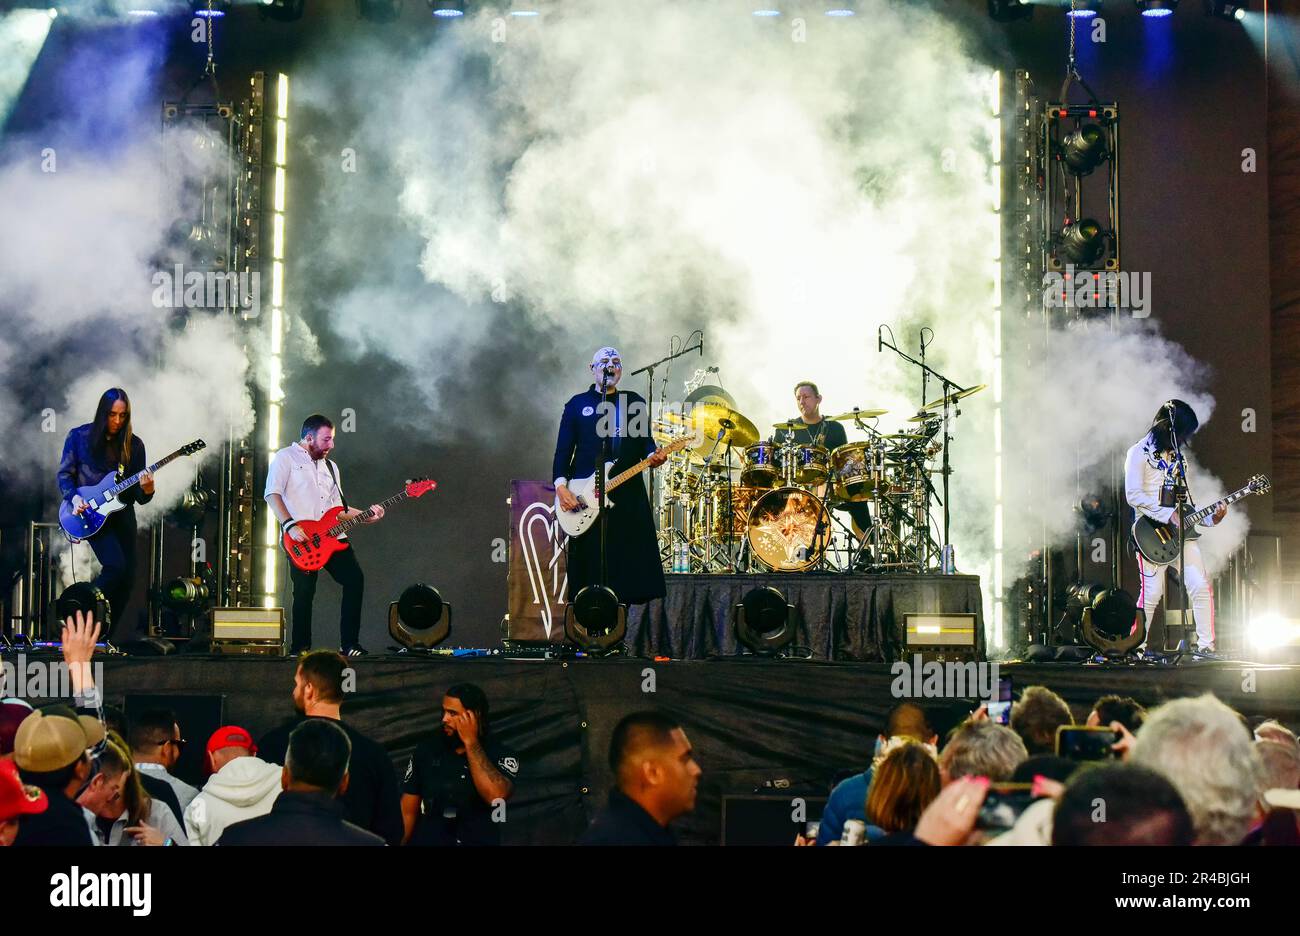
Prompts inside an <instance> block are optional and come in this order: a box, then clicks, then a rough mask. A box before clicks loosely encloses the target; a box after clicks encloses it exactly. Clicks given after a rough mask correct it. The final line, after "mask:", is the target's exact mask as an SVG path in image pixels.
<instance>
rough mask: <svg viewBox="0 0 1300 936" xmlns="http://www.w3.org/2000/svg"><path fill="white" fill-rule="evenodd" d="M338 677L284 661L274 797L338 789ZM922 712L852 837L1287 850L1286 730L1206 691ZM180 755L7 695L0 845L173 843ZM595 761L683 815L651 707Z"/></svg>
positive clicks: (165, 734)
mask: <svg viewBox="0 0 1300 936" xmlns="http://www.w3.org/2000/svg"><path fill="white" fill-rule="evenodd" d="M348 673H349V670H348V662H347V660H345V659H344V658H343V657H342V656H340V655H339V654H337V653H334V652H332V651H315V652H310V653H307V654H305V655H303V656H302V657H301V658H300V660H299V664H298V666H297V668H296V672H295V676H294V684H293V690H292V700H293V703H294V706H295V708H296V709H297V710H298V713H299V714H300V715H303V716H317V717H308V718H306V719H305V720H303V721H302V722H301V723H300V724H299V725H298V726H297V727H296V728H295V729H294V730H293V731H292V733H291V734H290V735H289V738H288V742H287V746H286V747H285V748H284V749H283V750H284V756H283V758H282V759H283V762H284V763H283V767H282V768H280V767H278V766H275V765H270V766H273V767H275V769H277V770H280V771H281V775H280V776H279V778H278V779H279V784H278V785H279V786H280V787H282V789H283V790H292V791H299V792H314V793H319V794H323V795H325V796H327V797H342V796H343V795H344V794H345V793H346V791H347V789H348V784H349V766H350V763H351V761H352V758H353V756H354V749H353V742H352V740H351V739H350V737H349V734H348V732H346V731H344V730H343V728H342V727H341V726H340V722H339V721H338V718H339V714H338V713H339V709H340V707H341V705H342V703H343V700H344V697H345V692H346V687H345V681H346V679H347V678H348ZM442 709H443V711H442V719H441V725H440V729H441V730H440V732H438V733H437V735H436V736H441V738H442V743H443V745H444V746H446V747H447V748H448V749H453V750H461V751H463V746H462V747H461V748H459V749H457V747H456V746H457V745H458V744H460V737H459V732H458V726H461V725H463V723H464V721H465V720H466V719H468V718H471V717H472V718H473V719H474V720H475V721H476V722H477V724H478V726H479V727H478V729H477V730H478V733H479V734H480V735H482V736H486V734H487V732H488V726H489V719H488V714H489V702H488V698H487V695H486V694H485V693H484V692H483V691H482V690H481V689H480V688H479V687H477V686H475V685H473V684H470V683H460V684H456V685H453V686H451V687H450V688H448V689H447V690H446V692H445V693H444V696H443V700H442ZM933 716H934V713H930V712H927V710H926V709H925V708H923V707H922V706H921V705H919V704H917V703H915V702H910V701H907V702H902V703H900V704H897V705H895V706H894V707H893V708H892V709H890V710H889V712H888V714H887V716H886V718H885V723H884V725H883V726H882V727H883V730H882V732H881V733H880V735H879V737H878V738H877V739H876V746H875V750H874V752H873V754H872V757H871V761H870V769H869V770H868V771H865V772H864V773H863V774H862V779H861V782H864V783H865V786H864V787H862V788H863V789H865V795H863V796H862V797H861V798H860V799H859V800H858V801H857V803H856V804H855V805H856V807H857V809H858V810H860V814H861V815H862V816H863V821H864V822H865V825H866V827H867V828H868V829H869V830H871V834H870V835H868V836H866V837H865V841H868V842H882V841H883V842H917V841H920V842H926V843H929V844H985V843H992V844H1011V843H1035V844H1056V845H1091V844H1108V845H1116V844H1193V843H1194V844H1229V845H1230V844H1274V843H1277V844H1283V843H1286V844H1292V843H1296V842H1298V841H1300V827H1298V826H1297V815H1298V814H1300V742H1297V738H1296V734H1295V733H1294V732H1293V731H1291V730H1290V729H1289V728H1287V727H1286V726H1285V725H1283V724H1281V723H1280V722H1278V721H1276V720H1268V721H1264V722H1261V723H1259V724H1255V725H1253V726H1252V725H1251V724H1250V723H1248V721H1247V720H1246V719H1245V718H1243V717H1242V716H1241V715H1240V714H1239V713H1237V712H1236V711H1234V710H1233V709H1231V708H1230V707H1228V706H1227V705H1225V704H1224V703H1223V702H1221V701H1220V700H1218V699H1217V698H1215V697H1214V696H1213V695H1210V694H1206V695H1202V696H1198V697H1191V698H1179V699H1174V700H1172V701H1168V702H1165V703H1164V704H1162V705H1160V706H1158V707H1156V708H1154V709H1152V710H1151V711H1147V709H1146V708H1144V707H1143V706H1142V705H1141V704H1140V703H1138V702H1137V701H1135V700H1134V699H1131V698H1125V697H1121V696H1118V695H1104V696H1102V697H1101V698H1099V699H1097V700H1096V702H1095V703H1094V704H1093V705H1092V707H1091V708H1090V710H1089V711H1088V714H1087V716H1086V717H1085V718H1079V719H1076V717H1075V713H1074V712H1073V711H1072V710H1071V707H1070V705H1069V704H1068V703H1067V702H1066V701H1065V700H1064V699H1063V698H1061V697H1060V696H1059V695H1057V694H1056V693H1055V692H1053V691H1052V690H1050V689H1048V688H1046V687H1044V686H1030V687H1027V688H1025V689H1024V690H1023V691H1022V692H1021V693H1020V695H1019V698H1018V699H1017V700H1016V701H1015V702H1014V704H1013V705H1012V706H1011V707H1010V712H1009V717H1008V718H1007V721H1008V724H1007V725H1002V724H997V723H995V722H994V721H992V720H990V719H989V718H988V716H987V713H986V711H985V709H984V707H980V708H979V709H977V710H976V711H975V712H973V713H972V714H971V715H970V717H968V718H965V719H963V720H962V721H960V722H959V723H958V724H956V725H955V726H954V727H952V728H951V729H950V730H947V731H945V732H944V733H943V735H942V737H941V734H940V732H938V731H936V730H935V728H934V727H932V722H933ZM1087 731H1094V732H1098V734H1097V735H1095V736H1094V737H1103V736H1104V739H1105V740H1104V741H1103V742H1101V743H1103V744H1104V745H1105V747H1104V749H1101V750H1097V749H1096V746H1095V745H1094V749H1093V751H1092V753H1091V754H1090V755H1088V756H1080V755H1079V754H1078V752H1075V751H1071V750H1067V749H1066V748H1065V746H1063V745H1062V743H1061V739H1063V738H1064V737H1066V736H1067V734H1069V733H1070V732H1087ZM435 743H437V742H435ZM184 747H185V740H184V736H183V733H182V730H181V725H180V724H179V723H178V720H177V716H176V715H175V713H173V712H171V711H168V710H166V709H151V710H147V711H141V712H139V713H136V714H134V716H133V719H132V721H131V723H130V724H129V725H128V724H127V722H126V719H125V717H124V716H123V713H122V712H121V711H120V710H117V709H114V708H112V707H105V708H104V709H103V710H102V711H101V713H100V716H99V717H98V718H96V717H91V716H88V715H86V714H79V713H77V712H75V711H73V710H72V709H71V708H69V707H67V706H61V705H55V706H48V707H46V708H44V709H39V710H34V709H32V708H31V706H29V705H27V704H26V703H23V702H20V701H18V700H5V701H4V702H3V703H2V704H0V845H7V844H12V843H13V842H14V841H15V840H16V839H18V838H19V834H18V832H19V829H20V827H21V823H22V822H23V821H24V818H25V817H30V816H36V815H40V814H41V813H43V812H44V811H45V810H46V809H49V808H50V806H51V804H52V803H53V804H55V805H59V804H62V803H63V802H64V801H71V802H73V803H75V804H76V805H77V806H78V807H80V808H81V809H82V810H84V811H85V813H86V815H87V822H88V823H93V822H94V821H95V820H98V821H100V822H101V823H103V826H102V827H103V828H105V829H108V828H110V827H112V826H113V824H114V823H117V824H120V825H124V826H125V827H126V829H127V830H128V831H129V832H130V834H131V836H133V837H134V839H135V840H136V841H137V843H139V844H170V843H172V841H173V839H174V838H176V837H180V836H181V835H182V834H183V833H180V832H179V831H178V832H177V833H176V835H175V836H172V835H167V834H166V828H167V827H168V823H165V822H163V821H162V820H163V819H164V818H166V816H165V814H166V813H167V811H168V810H169V809H172V810H174V809H175V807H169V806H168V803H167V802H165V801H164V802H160V801H159V799H158V797H159V795H165V794H166V787H165V786H163V787H160V786H159V784H158V777H159V776H162V777H164V778H166V779H167V781H168V782H176V783H179V781H175V780H174V778H172V777H171V774H170V772H171V771H174V770H175V769H176V767H177V764H178V762H179V760H180V758H181V755H182V752H183V750H184ZM257 754H258V751H257V745H256V744H255V743H254V741H253V738H252V735H251V734H250V733H249V732H248V731H246V730H245V729H243V728H241V727H239V726H234V725H227V726H223V727H222V728H220V729H218V731H217V732H215V733H213V735H212V736H211V737H210V738H209V739H208V742H207V745H206V748H205V750H204V752H203V768H204V770H205V772H206V773H207V774H208V775H216V774H219V773H220V772H221V771H222V770H223V769H224V768H225V767H226V766H227V765H229V764H231V763H232V762H233V761H235V760H237V759H239V758H243V757H256V756H257ZM608 765H609V770H610V774H611V777H612V780H613V786H614V789H615V791H616V794H617V795H618V796H621V797H623V799H624V801H626V802H630V803H633V804H635V806H636V807H637V808H639V809H640V810H641V811H642V812H643V813H644V814H645V815H646V816H648V817H649V818H650V819H651V820H652V821H653V822H654V823H656V824H657V825H658V826H660V827H663V828H667V827H669V826H670V824H671V823H673V822H674V820H677V819H679V818H680V817H682V816H685V815H687V814H689V813H691V812H692V811H693V810H694V809H695V808H696V801H697V797H698V794H699V786H700V779H701V776H702V773H703V771H702V768H701V766H700V764H699V763H698V762H697V760H696V752H695V750H694V748H693V747H692V745H691V742H690V740H689V738H688V737H687V733H686V730H685V729H684V728H683V726H682V724H681V723H680V722H679V721H678V720H677V719H675V718H672V717H670V716H668V715H666V714H664V713H662V712H656V711H642V712H635V713H633V714H630V715H628V716H626V717H624V718H623V719H622V720H621V721H619V722H618V724H617V725H616V726H615V727H614V729H613V731H612V733H611V735H610V740H609V749H608ZM846 783H847V781H846ZM180 786H184V784H180ZM837 789H838V788H837ZM854 789H857V788H854ZM151 790H152V791H153V792H152V793H151V792H150V791H151ZM160 790H161V793H160ZM950 791H952V792H950ZM193 792H195V793H197V792H198V791H193ZM277 792H278V790H277ZM834 796H835V794H832V798H834ZM973 801H978V802H975V807H977V808H976V810H975V811H974V812H972V811H971V810H972V802H973ZM183 806H184V803H182V808H183ZM959 807H960V808H959ZM268 808H269V807H268ZM998 810H1003V811H1004V812H1006V811H1009V815H1011V817H1012V821H1010V822H1002V824H1001V825H999V823H998V822H995V821H993V820H992V819H991V818H990V817H993V819H996V817H997V816H998V815H1001V814H1000V813H998ZM828 813H829V810H828ZM1004 818H1005V816H1004ZM179 827H180V826H178V829H179ZM92 828H93V826H92ZM802 841H803V840H802V838H801V842H802ZM20 844H21V842H20ZM122 844H130V842H129V841H127V842H122Z"/></svg>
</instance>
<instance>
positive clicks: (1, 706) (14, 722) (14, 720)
mask: <svg viewBox="0 0 1300 936" xmlns="http://www.w3.org/2000/svg"><path fill="white" fill-rule="evenodd" d="M30 714H32V707H31V706H30V705H28V704H27V703H26V702H24V701H22V700H21V699H2V700H0V757H3V756H4V755H6V754H12V753H13V752H14V736H15V735H16V734H18V726H19V725H21V724H22V723H23V719H25V718H26V717H27V716H28V715H30Z"/></svg>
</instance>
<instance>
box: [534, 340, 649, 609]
mask: <svg viewBox="0 0 1300 936" xmlns="http://www.w3.org/2000/svg"><path fill="white" fill-rule="evenodd" d="M591 375H592V377H593V378H594V380H595V383H593V384H592V385H591V386H590V387H588V388H587V390H586V391H585V392H583V393H579V394H578V395H577V396H575V397H572V398H571V399H570V400H569V402H568V403H566V404H565V405H564V415H563V416H562V417H561V418H560V432H559V437H558V438H557V440H556V443H555V461H554V476H555V495H556V499H557V501H558V502H559V505H560V509H561V510H572V509H574V508H575V507H577V506H578V499H577V498H576V497H575V496H574V495H573V493H572V492H570V491H569V488H568V486H567V484H568V481H569V480H570V479H576V478H586V477H587V476H589V475H592V474H594V473H595V471H596V462H597V460H598V459H599V458H600V455H601V443H602V441H603V440H602V438H601V433H602V432H605V433H606V434H607V435H609V436H610V448H611V453H612V455H613V458H614V462H615V465H616V467H615V468H614V469H613V470H612V471H611V472H610V474H617V473H618V472H619V471H621V470H622V469H623V468H625V467H631V466H632V465H634V464H636V463H637V462H638V461H641V460H642V459H644V458H649V459H650V464H651V466H652V467H656V466H658V465H662V464H663V463H664V462H665V461H666V460H667V458H668V456H667V455H666V454H665V453H663V452H657V451H655V441H654V437H653V436H652V435H651V433H650V419H649V414H648V412H647V408H646V402H645V400H644V399H643V398H642V397H641V396H640V395H639V394H637V393H634V392H632V391H631V390H619V389H618V382H619V380H620V379H621V378H622V376H623V360H622V356H621V355H620V354H619V353H618V350H617V349H615V348H601V349H600V350H599V351H597V352H596V353H595V355H594V356H593V357H592V359H591ZM602 381H603V383H604V387H605V393H604V395H603V396H602V394H601V392H600V390H599V389H598V387H600V385H601V383H602ZM602 404H603V405H602ZM638 413H639V414H641V415H640V417H639V418H637V414H638ZM609 499H610V501H611V502H612V503H613V505H614V506H613V507H612V508H610V509H609V511H608V517H609V519H608V521H607V522H608V524H609V527H608V529H607V531H606V569H607V571H608V582H607V583H606V584H608V585H609V587H610V588H611V589H613V590H614V594H615V595H617V596H618V600H619V601H620V602H623V603H625V604H642V603H644V602H647V601H650V600H651V599H654V598H662V597H664V595H666V594H667V589H666V588H665V586H664V570H663V564H662V562H661V560H660V558H659V542H658V540H657V539H656V538H655V523H654V514H653V512H652V511H651V509H650V498H649V496H648V495H647V493H646V487H645V483H644V482H643V481H641V480H640V479H633V480H632V481H630V482H629V483H627V484H623V485H621V486H620V487H618V488H617V489H616V490H613V491H610V492H609ZM568 554H569V555H568V575H569V587H568V595H569V600H570V601H572V600H573V598H574V596H575V595H577V594H578V592H580V591H581V590H582V589H583V588H585V587H586V586H588V585H598V584H600V524H599V523H596V524H594V525H592V526H591V527H590V528H589V529H588V530H587V531H586V532H585V533H583V534H581V535H579V536H576V537H571V538H570V539H569V541H568Z"/></svg>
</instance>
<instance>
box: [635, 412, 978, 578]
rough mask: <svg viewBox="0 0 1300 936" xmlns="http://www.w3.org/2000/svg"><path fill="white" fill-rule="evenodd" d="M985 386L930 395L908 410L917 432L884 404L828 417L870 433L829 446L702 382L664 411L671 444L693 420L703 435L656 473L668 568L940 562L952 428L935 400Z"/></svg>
mask: <svg viewBox="0 0 1300 936" xmlns="http://www.w3.org/2000/svg"><path fill="white" fill-rule="evenodd" d="M982 389H984V388H983V387H982V386H981V387H972V388H970V389H969V390H965V391H963V392H962V393H960V394H958V395H954V396H953V397H948V398H945V399H940V400H937V401H935V402H933V403H930V404H928V405H926V406H924V407H922V409H921V411H920V412H919V413H918V414H917V415H916V416H913V417H910V418H909V419H908V420H907V422H908V426H907V431H900V432H897V433H893V434H888V435H887V434H883V433H881V432H879V431H878V430H877V429H876V428H875V427H874V425H872V424H871V422H869V421H874V420H877V419H878V418H879V417H880V416H883V415H884V414H885V412H886V411H885V410H882V409H855V410H851V411H850V412H847V413H843V414H840V415H838V416H829V417H825V418H826V419H828V420H830V421H835V422H841V423H844V424H852V425H854V426H856V427H857V428H858V429H860V430H862V431H863V432H865V433H866V435H867V438H866V439H865V440H864V441H855V442H849V443H848V444H846V445H841V446H838V447H837V448H835V449H828V448H826V447H824V446H820V445H810V444H808V443H806V442H796V441H794V440H793V438H792V435H793V432H794V431H795V430H797V429H799V428H803V427H804V424H803V423H802V422H799V421H793V422H786V423H777V424H775V425H773V427H772V428H773V430H778V431H779V430H785V431H784V433H783V434H782V435H783V436H784V437H783V438H781V437H779V436H774V438H772V439H768V440H762V439H760V438H759V431H758V428H757V427H756V426H755V424H754V423H753V421H752V420H750V419H748V418H747V417H746V416H744V415H743V414H742V413H740V412H739V411H737V409H736V405H735V401H734V400H733V399H732V398H731V397H730V395H729V394H727V393H726V391H724V390H722V389H721V388H720V387H713V386H702V387H699V388H698V389H697V390H696V391H694V392H693V393H692V394H691V395H690V396H689V397H688V398H687V403H688V404H689V405H688V406H687V407H685V408H684V409H683V411H682V412H680V413H679V412H671V411H670V412H666V413H664V414H663V416H662V418H661V419H660V420H658V421H657V423H656V426H655V434H656V438H657V439H658V440H659V441H660V442H661V443H663V442H666V441H668V440H670V439H672V438H674V437H677V436H680V435H681V433H682V432H683V431H690V432H693V433H694V434H695V437H696V438H697V439H699V440H701V441H700V442H698V443H697V444H696V445H694V446H693V447H691V448H688V449H685V450H684V451H681V452H678V453H675V454H674V455H672V456H671V457H670V459H669V461H668V463H667V464H666V465H665V466H664V469H663V471H662V472H660V473H659V474H658V475H657V477H656V488H655V499H656V501H657V510H658V514H659V538H660V550H661V554H662V556H663V559H664V563H665V570H666V571H670V572H751V571H766V572H811V571H833V572H847V571H875V572H882V571H917V572H923V571H927V570H929V569H931V568H933V567H934V566H935V564H936V563H937V562H938V561H939V557H940V547H939V545H938V542H937V540H936V533H937V528H936V523H935V521H934V518H933V517H932V505H933V504H935V503H936V502H937V500H938V494H937V491H936V488H935V483H934V478H935V477H936V476H941V475H942V469H941V468H940V467H937V466H935V464H934V462H935V458H936V456H937V455H938V454H939V452H940V451H941V450H942V447H943V440H942V438H941V436H942V435H943V434H944V432H943V420H942V419H941V418H940V415H939V414H938V412H936V411H937V410H938V409H939V408H941V407H943V406H944V405H945V403H947V404H951V403H952V402H954V399H955V397H956V396H967V395H969V394H970V393H975V392H977V391H979V390H982ZM868 518H869V520H868ZM860 520H861V521H862V522H859V521H860Z"/></svg>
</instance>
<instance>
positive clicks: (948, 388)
mask: <svg viewBox="0 0 1300 936" xmlns="http://www.w3.org/2000/svg"><path fill="white" fill-rule="evenodd" d="M878 340H879V341H880V344H881V346H882V347H885V348H888V349H889V350H890V351H893V352H894V353H895V354H897V355H898V356H899V357H901V358H902V359H903V360H904V361H907V362H908V363H909V364H915V365H916V366H917V367H919V368H921V372H922V375H925V374H929V375H930V376H932V377H934V378H935V379H936V380H938V381H939V383H940V387H939V391H940V392H941V393H942V394H943V545H944V546H945V547H946V546H948V544H949V529H950V526H949V523H950V519H951V515H950V511H949V509H948V500H949V499H948V477H949V476H950V475H951V473H952V467H951V462H950V461H949V458H948V443H949V442H951V441H952V435H951V434H950V433H949V431H948V422H949V418H950V417H949V415H948V411H949V409H950V408H952V406H953V404H952V401H951V400H949V397H951V396H952V392H953V391H954V390H955V391H957V392H958V393H963V392H965V390H966V388H965V387H962V386H960V385H958V384H955V383H953V382H952V381H951V380H949V379H948V378H947V377H945V376H944V375H943V374H941V373H939V372H938V371H937V370H935V369H934V368H932V367H930V365H928V364H926V363H924V362H923V361H918V360H917V359H916V358H914V357H912V356H911V355H910V354H908V353H907V352H906V351H900V350H899V349H898V347H897V346H896V345H894V344H893V343H892V342H889V341H885V339H884V337H883V336H882V337H879V339H878ZM959 412H960V411H959Z"/></svg>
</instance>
